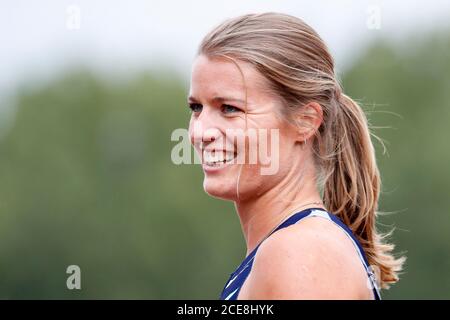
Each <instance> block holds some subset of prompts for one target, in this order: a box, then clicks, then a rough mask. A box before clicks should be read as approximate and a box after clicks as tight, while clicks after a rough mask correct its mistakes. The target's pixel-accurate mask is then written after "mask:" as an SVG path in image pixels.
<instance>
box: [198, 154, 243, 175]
mask: <svg viewBox="0 0 450 320" xmlns="http://www.w3.org/2000/svg"><path fill="white" fill-rule="evenodd" d="M235 163H236V157H234V158H233V159H231V160H230V161H228V162H225V163H221V164H220V165H218V166H209V165H208V164H206V163H202V168H203V171H204V172H207V173H212V172H217V171H220V170H222V169H224V168H226V167H228V166H231V165H233V164H235Z"/></svg>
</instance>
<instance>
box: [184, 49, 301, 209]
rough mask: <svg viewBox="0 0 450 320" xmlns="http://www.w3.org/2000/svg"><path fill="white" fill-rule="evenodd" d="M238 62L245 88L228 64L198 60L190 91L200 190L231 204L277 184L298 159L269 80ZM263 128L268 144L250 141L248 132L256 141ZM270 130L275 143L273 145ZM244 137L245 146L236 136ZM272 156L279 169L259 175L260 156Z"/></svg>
mask: <svg viewBox="0 0 450 320" xmlns="http://www.w3.org/2000/svg"><path fill="white" fill-rule="evenodd" d="M237 63H238V64H239V66H240V68H241V70H242V72H243V74H244V77H245V86H244V79H243V77H242V74H241V73H240V71H239V69H238V68H237V66H236V65H235V64H234V63H233V62H232V61H231V60H229V59H225V58H214V59H211V58H208V57H206V56H204V55H200V56H198V57H197V58H196V60H195V61H194V64H193V68H192V75H191V87H190V92H189V106H190V108H191V110H192V115H191V120H190V123H189V133H190V139H191V143H192V144H193V145H194V148H195V150H196V152H197V153H198V155H199V157H200V159H202V168H203V171H204V174H205V179H204V184H203V186H204V189H205V191H206V192H207V193H208V194H210V195H211V196H214V197H217V198H222V199H227V200H233V201H235V200H237V199H244V198H249V197H255V196H258V195H260V194H262V193H263V192H265V190H268V189H271V188H272V187H274V186H275V185H277V184H279V183H280V182H281V181H282V180H283V178H284V177H285V176H286V174H287V172H288V170H289V169H288V168H292V166H295V164H296V163H298V159H299V156H300V149H299V148H300V146H299V144H298V143H296V142H298V135H297V131H296V130H295V129H294V128H293V126H291V125H289V124H288V123H287V121H286V120H284V119H283V117H282V116H281V108H282V105H281V103H280V101H279V100H278V99H277V98H276V97H274V96H272V95H271V94H269V93H268V90H264V89H265V88H267V83H266V81H267V80H266V79H264V78H263V77H262V76H261V75H260V74H259V72H258V71H257V70H256V69H255V68H254V67H253V66H251V65H250V64H248V63H245V62H242V61H238V62H237ZM245 89H247V90H245ZM246 94H247V104H246V103H245V101H246ZM261 129H266V130H267V131H266V138H267V139H266V140H267V141H268V142H269V143H268V144H267V145H266V143H264V141H263V140H261V139H260V138H257V139H254V138H253V139H252V138H250V137H249V134H248V132H249V131H252V132H256V137H260V136H258V133H259V134H261V132H264V131H263V130H261ZM273 129H275V131H276V133H277V134H278V138H279V141H276V139H275V140H272V138H274V134H275V133H274V132H275V131H273ZM244 132H245V133H246V134H245V137H246V139H245V141H246V143H239V141H242V140H240V139H239V138H236V136H238V137H239V136H241V137H242V136H243V135H240V133H244ZM253 137H255V136H253ZM250 141H251V142H250ZM278 142H279V143H278ZM264 150H267V151H264ZM273 152H275V153H277V155H278V158H277V159H276V161H278V162H279V163H278V164H277V170H275V171H274V172H273V173H271V174H261V172H262V171H261V169H262V168H263V167H267V164H264V165H263V164H262V163H261V161H260V160H261V157H260V155H262V154H265V155H267V154H271V153H272V156H273ZM252 154H253V155H258V156H257V161H256V162H255V161H252V160H251V159H250V155H252ZM272 159H274V158H272ZM244 162H245V163H244ZM238 182H239V188H237V184H238ZM237 192H239V197H238V196H237Z"/></svg>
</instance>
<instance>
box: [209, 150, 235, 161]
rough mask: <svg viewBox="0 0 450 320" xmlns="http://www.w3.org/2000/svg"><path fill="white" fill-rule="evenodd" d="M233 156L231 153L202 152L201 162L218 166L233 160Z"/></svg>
mask: <svg viewBox="0 0 450 320" xmlns="http://www.w3.org/2000/svg"><path fill="white" fill-rule="evenodd" d="M234 158H235V155H234V153H233V152H222V151H217V152H211V151H203V160H204V162H205V163H206V164H218V163H221V162H222V163H224V162H227V161H230V160H233V159H234Z"/></svg>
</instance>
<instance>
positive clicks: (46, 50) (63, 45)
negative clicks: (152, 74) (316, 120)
mask: <svg viewBox="0 0 450 320" xmlns="http://www.w3.org/2000/svg"><path fill="white" fill-rule="evenodd" d="M264 11H279V12H284V13H289V14H292V15H295V16H298V17H300V18H302V19H303V20H305V21H306V22H307V23H308V24H310V25H311V26H312V27H313V28H314V29H316V30H317V31H318V32H319V34H320V35H321V36H322V38H323V39H324V40H325V42H326V43H327V44H328V46H329V48H330V49H331V51H332V53H333V55H334V56H335V59H336V62H337V66H338V69H344V68H345V66H346V65H348V64H351V61H352V58H353V57H354V56H355V55H357V54H358V53H359V52H360V50H361V49H363V48H364V47H366V46H367V44H368V43H370V42H371V41H373V40H374V39H375V38H376V37H378V36H387V37H388V38H389V39H392V40H394V41H398V40H401V41H407V39H408V37H410V36H411V35H413V34H417V33H422V32H425V31H427V30H431V29H434V28H443V27H446V28H448V26H449V21H450V1H446V0H442V1H440V0H428V1H393V0H390V1H388V0H386V1H380V0H378V1H377V0H373V1H366V0H334V1H331V0H330V1H311V0H309V1H299V0H297V1H275V0H265V1H264V0H259V1H256V0H245V1H244V0H227V1H214V0H209V1H207V0H191V1H171V0H165V1H153V0H152V1H150V0H147V1H145V0H138V1H137V0H136V1H133V0H127V1H114V0H108V1H107V0H97V1H95V0H73V1H67V0H39V1H32V0H29V1H20V0H10V1H8V0H0V41H1V50H0V92H2V91H3V92H6V91H11V89H14V88H15V87H16V86H17V85H18V84H19V83H21V82H22V81H23V80H25V79H37V80H42V79H47V78H48V77H49V76H50V77H51V76H52V75H54V74H57V73H58V72H60V71H61V70H64V69H65V68H67V67H68V66H71V65H74V64H76V63H80V62H84V63H86V64H88V65H89V66H91V67H92V68H95V69H98V70H100V71H108V70H114V71H119V72H134V71H138V70H139V69H142V68H145V67H148V66H152V65H159V66H160V65H168V66H172V67H173V68H176V69H177V70H178V72H180V73H182V74H184V75H186V76H187V75H188V74H189V71H190V63H191V61H192V59H193V56H194V53H195V50H196V47H197V45H198V44H199V42H200V40H201V38H202V37H203V36H204V35H205V33H206V32H208V31H209V30H210V29H211V28H212V27H213V26H214V25H216V24H218V23H220V22H221V21H222V20H224V19H226V18H229V17H233V16H236V15H239V14H244V13H250V12H264Z"/></svg>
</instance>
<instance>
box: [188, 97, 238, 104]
mask: <svg viewBox="0 0 450 320" xmlns="http://www.w3.org/2000/svg"><path fill="white" fill-rule="evenodd" d="M188 101H189V102H196V103H198V102H199V101H198V100H197V99H195V98H194V97H193V96H189V97H188ZM211 101H213V102H224V101H234V102H240V103H245V101H244V100H241V99H236V98H232V97H214V98H212V99H211Z"/></svg>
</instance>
